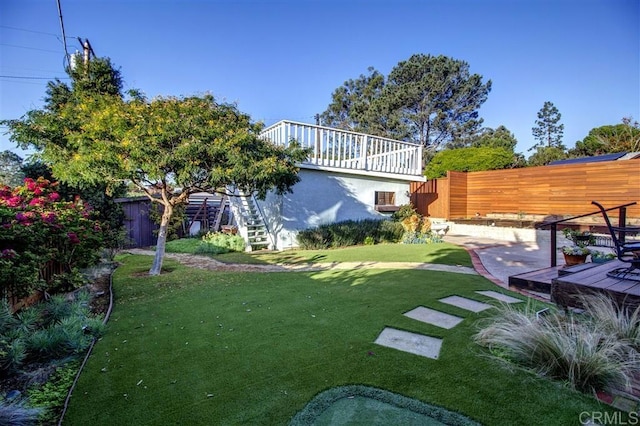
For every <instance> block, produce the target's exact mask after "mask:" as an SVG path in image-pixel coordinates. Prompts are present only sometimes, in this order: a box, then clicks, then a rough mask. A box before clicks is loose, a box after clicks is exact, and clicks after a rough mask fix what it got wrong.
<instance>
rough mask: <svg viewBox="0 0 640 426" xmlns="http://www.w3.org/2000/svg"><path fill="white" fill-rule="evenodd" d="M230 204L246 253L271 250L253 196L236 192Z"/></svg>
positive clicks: (269, 240) (269, 239)
mask: <svg viewBox="0 0 640 426" xmlns="http://www.w3.org/2000/svg"><path fill="white" fill-rule="evenodd" d="M230 204H231V208H232V211H233V215H234V218H235V221H236V224H237V225H238V231H239V233H240V235H241V236H242V237H243V238H244V239H245V241H246V242H247V251H254V250H261V249H266V248H272V247H273V242H272V239H271V235H270V233H269V228H268V227H267V224H266V222H265V220H264V216H263V214H262V211H261V210H260V207H259V206H258V203H257V202H256V199H255V197H254V196H253V194H245V193H244V192H242V191H239V190H236V191H234V196H231V197H230Z"/></svg>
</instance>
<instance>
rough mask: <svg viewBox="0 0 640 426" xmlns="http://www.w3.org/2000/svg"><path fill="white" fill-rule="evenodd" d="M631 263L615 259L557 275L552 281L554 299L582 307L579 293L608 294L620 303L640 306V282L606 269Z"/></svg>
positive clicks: (561, 303) (552, 297) (552, 296)
mask: <svg viewBox="0 0 640 426" xmlns="http://www.w3.org/2000/svg"><path fill="white" fill-rule="evenodd" d="M628 265H629V264H628V263H624V262H620V261H619V260H613V261H611V262H607V263H602V264H598V265H596V266H593V267H591V268H588V269H586V270H584V271H580V272H575V273H572V274H568V275H561V276H558V277H556V278H554V279H552V281H551V300H552V301H553V302H555V303H557V304H559V305H561V306H578V307H579V306H580V304H579V303H578V301H577V296H578V295H580V294H589V293H605V294H607V295H609V296H611V297H612V298H613V299H614V300H616V302H618V304H620V305H625V306H628V307H630V308H632V309H635V308H636V307H638V306H640V282H638V281H632V280H625V279H620V278H610V277H608V276H607V272H609V271H611V270H613V269H616V268H620V267H626V266H628Z"/></svg>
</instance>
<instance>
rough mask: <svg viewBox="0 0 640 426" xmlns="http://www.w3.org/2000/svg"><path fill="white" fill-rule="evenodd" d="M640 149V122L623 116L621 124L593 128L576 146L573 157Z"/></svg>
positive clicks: (571, 154)
mask: <svg viewBox="0 0 640 426" xmlns="http://www.w3.org/2000/svg"><path fill="white" fill-rule="evenodd" d="M637 151H640V124H638V122H637V121H632V119H631V118H626V117H625V118H623V120H622V123H621V124H616V125H607V126H600V127H596V128H593V129H591V130H590V131H589V134H588V135H587V136H586V137H585V138H584V139H583V140H581V141H577V142H576V146H575V148H573V149H571V150H569V155H570V156H571V157H590V156H594V155H602V154H610V153H615V152H637Z"/></svg>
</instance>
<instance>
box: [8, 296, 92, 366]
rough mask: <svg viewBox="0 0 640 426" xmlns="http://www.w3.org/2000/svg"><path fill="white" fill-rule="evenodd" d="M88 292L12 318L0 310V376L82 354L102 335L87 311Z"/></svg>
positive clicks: (55, 298)
mask: <svg viewBox="0 0 640 426" xmlns="http://www.w3.org/2000/svg"><path fill="white" fill-rule="evenodd" d="M89 298H90V296H89V294H88V292H79V293H76V297H75V299H74V300H72V301H69V300H67V299H66V298H65V297H63V296H60V295H56V296H53V297H51V298H50V299H49V300H47V301H45V302H41V303H39V304H37V305H34V306H32V307H29V308H24V309H22V310H21V311H20V312H19V313H17V314H12V313H11V312H10V310H9V307H8V305H7V304H6V303H5V304H4V306H3V307H0V308H1V309H0V319H2V322H3V324H4V325H3V326H2V328H1V329H0V331H1V333H0V376H3V375H4V376H6V375H11V374H14V373H16V371H17V370H18V369H19V368H20V367H22V366H23V365H24V364H26V363H30V362H34V361H37V362H47V361H50V360H52V359H60V358H64V357H68V356H74V355H77V354H80V353H82V352H84V351H85V350H86V349H87V348H88V347H89V345H90V344H91V341H92V340H93V339H96V338H99V337H101V336H103V335H104V332H105V325H104V324H103V321H102V318H101V317H99V316H94V315H92V314H91V313H90V310H89Z"/></svg>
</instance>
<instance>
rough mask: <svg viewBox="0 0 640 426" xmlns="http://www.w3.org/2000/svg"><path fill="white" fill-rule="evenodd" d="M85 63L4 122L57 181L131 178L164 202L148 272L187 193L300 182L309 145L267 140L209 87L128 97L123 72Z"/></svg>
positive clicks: (157, 265) (283, 188) (279, 188)
mask: <svg viewBox="0 0 640 426" xmlns="http://www.w3.org/2000/svg"><path fill="white" fill-rule="evenodd" d="M83 66H85V67H88V68H87V69H83V70H82V71H78V70H70V71H69V74H70V77H71V80H72V83H71V87H69V86H67V85H65V84H63V83H60V82H59V81H57V82H55V83H52V84H50V85H49V93H48V94H49V97H48V98H47V99H46V105H45V107H44V108H43V109H41V110H32V111H29V112H28V113H27V114H26V115H25V116H24V117H23V118H21V119H18V120H5V121H2V124H5V125H6V126H8V127H9V132H10V133H11V136H10V138H11V140H12V141H14V142H16V143H18V144H19V145H20V146H21V147H24V148H36V149H37V150H38V157H39V158H40V159H42V160H43V161H44V162H45V163H46V164H50V165H51V168H52V171H53V174H54V175H55V176H56V177H57V178H59V179H60V180H62V181H64V182H67V183H69V184H71V185H78V186H84V185H96V184H101V183H104V184H105V185H106V189H107V190H108V191H109V190H111V189H113V188H114V187H115V186H119V185H120V184H121V182H123V181H129V182H131V183H133V184H134V185H135V186H137V187H138V188H139V189H140V190H141V191H142V192H143V193H145V194H146V195H147V196H148V197H149V198H150V199H151V200H152V201H153V202H156V203H159V204H162V205H163V207H164V212H163V216H162V220H161V224H160V232H159V234H158V244H157V253H158V255H157V256H155V258H154V264H153V265H152V268H151V270H150V274H152V275H156V274H159V273H160V270H161V268H162V260H163V256H164V251H165V243H166V238H167V227H168V225H169V222H170V220H171V217H172V215H173V213H174V212H173V210H174V208H175V207H176V206H179V205H181V204H184V203H186V202H187V200H188V197H189V195H190V194H192V193H194V192H199V191H203V190H216V189H217V188H224V187H226V186H227V185H235V186H237V187H238V188H239V189H241V190H242V191H244V192H246V193H253V192H255V193H257V195H258V196H259V197H262V198H263V197H265V196H266V193H267V191H269V190H274V191H275V192H277V193H280V194H281V193H284V192H287V191H290V189H291V187H292V186H293V185H294V184H296V183H297V182H298V181H299V178H298V167H297V166H296V164H297V163H299V162H301V161H302V160H304V159H305V158H306V157H307V155H308V151H307V150H303V149H301V148H300V146H299V145H298V144H289V145H288V146H287V147H281V146H275V145H273V144H271V143H270V142H268V141H265V140H263V139H261V138H260V131H261V130H262V128H263V126H262V124H260V123H253V122H252V121H251V118H250V117H249V115H247V114H244V113H241V112H240V111H239V110H238V109H237V107H236V106H235V105H233V104H227V103H219V102H216V101H215V99H214V98H213V96H211V95H205V96H202V97H199V96H191V97H181V98H178V97H157V98H154V99H152V100H147V99H145V98H144V97H142V96H140V94H139V93H134V94H132V97H131V99H124V97H123V96H122V93H121V90H122V82H121V79H120V73H119V71H117V70H115V69H114V68H113V66H112V65H111V63H110V62H109V61H108V60H102V61H98V60H96V61H93V62H91V63H90V64H88V65H83ZM175 188H180V192H176V191H175Z"/></svg>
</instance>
